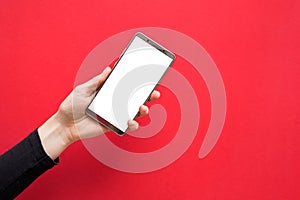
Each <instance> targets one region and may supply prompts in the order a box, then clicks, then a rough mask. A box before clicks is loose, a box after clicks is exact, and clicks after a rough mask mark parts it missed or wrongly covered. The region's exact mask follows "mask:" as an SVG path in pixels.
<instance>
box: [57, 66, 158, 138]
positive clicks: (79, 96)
mask: <svg viewBox="0 0 300 200" xmlns="http://www.w3.org/2000/svg"><path fill="white" fill-rule="evenodd" d="M110 72H111V69H110V68H109V67H107V68H105V70H104V71H103V72H102V73H101V74H100V75H98V76H96V77H94V78H93V79H91V80H90V81H88V82H86V83H84V84H82V85H79V86H77V87H76V88H75V89H74V90H73V91H72V92H71V94H70V95H69V96H68V97H67V98H66V99H65V100H64V101H63V102H62V104H61V105H60V108H59V110H58V115H59V116H60V119H61V121H62V123H63V124H65V126H67V127H69V129H70V134H71V135H70V139H71V140H72V141H76V140H78V139H80V138H89V137H95V136H97V135H100V134H102V133H104V132H106V131H108V130H109V129H108V128H106V127H105V126H103V125H100V124H99V123H97V122H96V121H95V120H93V119H91V118H90V117H88V116H87V115H86V114H85V110H86V108H87V107H88V105H89V103H90V102H91V101H92V99H93V97H94V96H95V93H96V90H97V88H99V87H100V86H101V85H102V83H103V82H104V81H105V79H106V78H107V77H108V75H109V73H110ZM159 96H160V94H159V92H158V91H154V92H153V93H152V95H151V96H150V100H156V99H158V98H159ZM146 114H148V107H147V106H145V105H142V106H141V107H140V110H139V116H144V115H146ZM128 127H129V130H136V129H137V128H138V123H137V122H136V121H135V120H130V121H128Z"/></svg>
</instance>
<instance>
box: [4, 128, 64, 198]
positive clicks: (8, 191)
mask: <svg viewBox="0 0 300 200" xmlns="http://www.w3.org/2000/svg"><path fill="white" fill-rule="evenodd" d="M58 162H59V160H58V158H57V159H56V160H55V161H53V160H52V159H51V158H50V157H49V156H48V155H47V154H46V152H45V151H44V149H43V146H42V144H41V140H40V138H39V135H38V132H37V130H35V131H33V132H32V133H31V134H30V135H29V136H27V137H26V138H25V139H24V140H22V141H21V142H20V143H19V144H17V145H16V146H14V147H13V148H12V149H10V150H8V151H7V152H6V153H4V154H2V155H1V156H0V199H13V198H15V197H16V196H17V195H18V194H20V193H21V192H22V191H23V190H24V189H25V188H26V187H28V186H29V185H30V184H31V183H32V182H33V181H34V180H35V179H36V178H38V177H39V176H40V175H41V174H43V173H44V172H45V171H47V170H48V169H50V168H52V167H53V166H54V165H55V164H57V163H58Z"/></svg>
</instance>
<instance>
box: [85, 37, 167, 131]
mask: <svg viewBox="0 0 300 200" xmlns="http://www.w3.org/2000/svg"><path fill="white" fill-rule="evenodd" d="M171 62H172V59H171V58H170V57H169V56H167V55H165V54H164V53H162V52H161V51H159V50H157V49H156V48H155V47H153V46H151V45H149V44H148V43H147V42H145V41H144V40H142V39H141V38H139V37H135V38H134V39H133V41H132V42H131V44H130V46H129V47H128V48H127V50H126V52H125V53H124V55H123V56H122V57H121V59H120V60H119V62H118V64H117V65H116V66H115V68H114V69H113V71H112V73H111V74H110V76H109V77H108V79H107V80H106V82H105V83H104V85H103V86H102V88H101V89H100V90H99V92H98V94H97V96H96V97H95V98H94V100H93V101H92V103H91V104H90V106H89V109H90V110H92V111H93V112H94V113H96V114H97V115H99V116H100V117H102V118H103V119H105V120H106V121H108V122H109V123H111V124H112V125H114V126H115V127H117V128H118V129H120V130H121V131H123V132H125V131H126V129H127V127H128V126H127V121H128V120H129V119H133V118H134V117H135V116H136V114H137V113H138V111H139V107H140V106H141V105H142V104H144V102H145V101H146V99H147V98H148V96H149V94H150V93H151V91H152V90H153V89H154V87H155V85H156V84H157V82H158V81H159V80H160V79H161V77H162V76H163V74H164V72H165V71H166V70H167V68H168V67H169V65H170V64H171Z"/></svg>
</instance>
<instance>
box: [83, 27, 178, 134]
mask: <svg viewBox="0 0 300 200" xmlns="http://www.w3.org/2000/svg"><path fill="white" fill-rule="evenodd" d="M135 37H139V38H140V39H142V40H144V41H145V42H147V43H148V44H150V45H151V46H153V47H154V48H156V49H157V50H159V51H160V52H162V53H163V54H165V55H167V56H168V57H170V58H171V59H172V62H171V63H170V64H169V66H168V67H167V69H166V71H165V72H164V73H163V74H162V76H161V77H160V79H159V81H158V82H157V83H156V85H155V87H154V88H153V90H152V91H151V92H150V93H149V95H148V97H147V98H146V100H145V102H144V104H145V103H146V102H147V101H148V100H149V98H150V95H151V94H152V92H153V91H154V89H155V88H156V87H157V85H158V84H159V82H160V81H161V79H162V78H163V77H164V75H165V74H166V72H167V71H168V70H169V68H170V66H171V65H172V64H173V62H174V60H175V58H176V56H175V55H174V54H173V53H172V52H171V51H169V50H168V49H166V48H165V47H163V46H162V45H160V44H158V43H156V42H155V41H153V40H152V39H151V38H149V37H147V36H146V35H145V34H143V33H141V32H137V33H136V34H135V35H134V36H133V38H132V39H131V40H130V42H129V44H128V45H127V47H126V48H125V49H124V51H123V52H122V54H121V55H120V57H119V59H118V60H117V61H116V63H115V64H114V67H113V68H112V70H111V72H110V74H109V75H108V77H107V78H106V80H107V79H108V78H109V76H110V75H111V74H112V73H113V71H114V69H115V68H116V67H117V65H118V63H119V61H120V60H121V59H122V57H123V55H124V54H125V52H126V51H127V49H128V47H129V46H130V45H131V43H132V42H133V40H134V39H135ZM106 80H105V81H104V82H103V84H102V85H101V86H100V87H99V88H98V89H97V92H96V94H95V96H94V98H95V97H96V96H97V94H98V92H99V91H100V90H101V88H102V87H103V85H104V84H105V82H106ZM94 98H93V99H92V100H91V102H90V103H89V105H88V107H87V109H86V111H85V113H86V114H87V115H88V116H89V117H91V118H92V119H94V120H96V121H97V122H99V123H100V124H102V125H103V126H105V127H107V128H109V129H110V130H112V131H113V132H115V133H116V134H117V135H119V136H123V135H124V134H125V133H126V132H127V130H128V127H127V129H126V130H125V131H124V132H123V131H122V130H120V129H119V128H117V127H116V126H114V125H113V124H111V123H110V122H108V121H107V120H105V119H104V118H103V117H101V116H99V115H98V114H96V113H95V112H94V111H92V110H90V109H89V106H90V104H91V103H92V102H93V100H94ZM137 116H138V112H137V114H136V115H135V117H134V118H133V119H135V118H136V117H137Z"/></svg>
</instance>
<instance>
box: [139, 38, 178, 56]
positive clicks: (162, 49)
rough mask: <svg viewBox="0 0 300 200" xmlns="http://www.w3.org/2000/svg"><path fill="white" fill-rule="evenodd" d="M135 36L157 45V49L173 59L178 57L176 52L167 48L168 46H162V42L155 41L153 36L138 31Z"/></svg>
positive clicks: (154, 45)
mask: <svg viewBox="0 0 300 200" xmlns="http://www.w3.org/2000/svg"><path fill="white" fill-rule="evenodd" d="M134 37H139V38H141V39H142V40H144V41H145V42H147V43H148V44H150V45H151V46H153V47H155V48H156V49H158V50H159V51H160V52H162V53H163V54H165V55H167V56H168V57H170V58H171V59H172V60H175V59H176V56H175V54H174V53H172V52H171V51H170V50H169V49H167V48H166V47H164V46H162V45H161V44H159V43H157V42H155V41H154V40H152V39H151V38H149V37H148V36H147V35H145V34H144V33H142V32H137V33H136V34H135V35H134Z"/></svg>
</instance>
